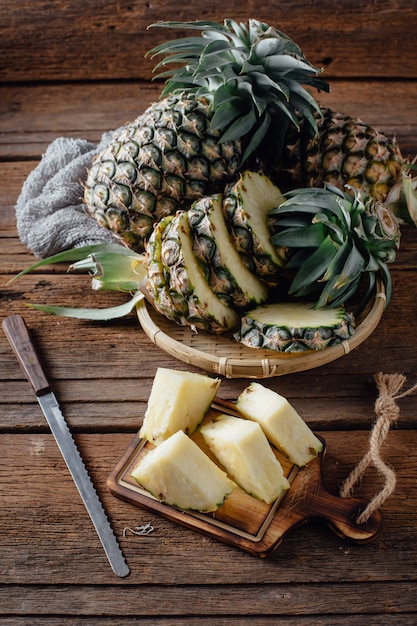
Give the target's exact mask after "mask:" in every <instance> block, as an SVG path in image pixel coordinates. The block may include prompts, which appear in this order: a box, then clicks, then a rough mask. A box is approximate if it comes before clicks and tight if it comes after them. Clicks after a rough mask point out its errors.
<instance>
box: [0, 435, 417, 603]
mask: <svg viewBox="0 0 417 626" xmlns="http://www.w3.org/2000/svg"><path fill="white" fill-rule="evenodd" d="M323 435H324V437H325V439H326V441H327V455H326V458H325V463H324V467H323V478H324V482H325V484H326V488H327V489H328V490H329V491H330V492H331V493H336V492H337V489H338V486H339V484H340V481H341V480H343V479H344V478H346V476H347V475H348V472H349V471H350V470H351V469H352V467H353V466H354V464H355V463H357V462H358V461H359V459H360V458H361V457H362V455H363V454H364V453H365V451H366V449H367V433H365V432H350V433H346V432H339V433H335V432H329V431H326V432H325V433H323ZM346 439H348V441H349V444H350V445H349V447H347V446H346ZM76 440H77V443H78V445H79V448H80V451H81V454H82V455H83V458H84V460H85V463H86V465H87V467H88V469H89V471H90V473H91V476H92V478H93V481H94V483H95V485H96V487H97V489H98V491H99V493H100V496H101V498H102V500H103V503H104V505H105V507H106V509H107V511H108V514H109V516H110V519H111V522H112V525H113V528H114V530H115V532H116V534H117V536H118V537H119V539H120V541H121V544H122V546H123V549H124V551H125V554H126V557H127V560H128V562H129V565H130V566H131V569H132V575H131V576H130V577H129V578H128V579H126V581H123V583H124V584H125V585H126V586H132V589H134V590H135V593H137V591H138V589H137V585H138V584H140V585H142V586H143V590H144V591H145V590H146V585H167V590H168V588H169V587H171V589H172V593H174V594H175V593H181V588H182V589H183V591H184V599H185V597H186V596H187V594H188V593H192V591H191V590H192V589H193V588H195V586H198V585H204V586H205V587H206V588H207V586H209V587H210V586H211V587H213V591H212V593H214V594H215V593H216V592H217V590H218V589H219V588H220V586H221V588H224V586H225V585H233V586H235V587H236V588H237V587H238V586H241V587H242V586H247V587H248V589H250V588H252V589H254V590H255V589H257V590H258V591H257V592H258V593H259V588H258V587H257V585H261V584H262V589H264V585H265V589H266V590H267V587H268V585H275V584H280V585H289V584H290V583H291V584H294V585H295V586H297V585H303V586H306V588H307V589H308V585H312V584H313V583H314V584H317V583H326V585H327V589H330V588H331V584H330V585H329V581H331V582H332V583H333V584H336V583H343V585H341V587H340V589H342V588H343V587H344V586H345V585H346V584H348V583H349V584H352V587H356V586H357V587H358V588H362V587H363V588H364V589H365V590H366V589H369V587H368V586H367V585H366V584H365V582H366V581H367V582H368V583H371V582H372V583H373V584H372V585H371V587H373V586H377V584H379V585H381V584H383V583H384V584H386V586H392V585H393V582H394V581H396V582H397V584H396V586H397V587H398V589H399V588H400V587H401V584H400V583H401V582H403V583H404V584H405V583H407V581H408V582H409V583H410V586H411V583H412V581H414V580H415V564H416V557H417V547H416V543H415V541H413V540H412V538H413V537H415V535H416V532H417V527H416V519H415V515H414V511H415V507H416V504H417V503H416V492H415V488H414V478H413V473H412V472H410V468H413V467H415V466H416V463H417V458H416V449H417V446H416V444H417V435H416V433H415V432H399V431H395V430H393V431H392V432H390V433H389V435H388V437H387V440H386V442H385V444H384V451H383V458H384V460H385V461H386V462H388V463H390V465H391V466H392V467H393V468H394V470H395V472H396V475H397V488H396V491H395V493H394V494H393V495H392V496H391V498H389V499H388V500H387V501H386V502H385V503H384V505H383V507H382V510H383V513H384V522H383V528H382V532H381V535H380V536H379V537H378V538H377V539H376V540H375V541H374V542H373V543H370V544H367V545H362V546H357V545H351V544H349V543H346V542H344V541H342V540H340V539H339V538H338V537H336V536H335V535H334V534H333V533H332V532H331V531H330V530H329V529H327V528H326V527H324V526H322V525H321V524H319V523H311V524H309V525H308V526H303V527H301V528H299V529H298V530H296V531H294V533H293V534H291V535H289V536H288V538H287V539H286V540H285V541H284V542H283V544H282V545H281V546H280V547H279V549H278V550H277V551H276V553H275V554H274V555H273V556H272V557H271V558H267V559H257V558H254V557H251V556H249V555H247V554H245V553H244V552H241V551H240V550H237V549H234V548H229V547H227V546H225V545H223V544H220V543H218V542H216V541H214V540H210V539H208V538H206V537H204V536H203V535H200V534H199V533H196V532H192V531H189V530H187V529H185V528H182V527H180V526H177V525H175V524H173V523H171V522H168V521H166V520H164V519H163V518H160V517H159V516H157V515H153V514H151V513H148V512H146V511H144V510H142V509H140V508H137V507H134V506H131V505H129V504H126V503H124V502H122V501H120V500H118V499H117V498H114V497H113V496H111V495H110V494H109V493H108V492H107V490H106V480H107V476H108V475H109V473H110V471H111V470H112V468H113V467H114V465H115V464H116V462H117V461H118V460H119V458H120V457H121V455H122V453H123V452H124V450H125V449H126V447H127V445H128V443H129V442H130V440H131V435H129V434H125V435H123V434H115V433H113V434H112V433H108V434H96V435H77V436H76ZM0 476H1V480H0V497H1V501H2V507H1V509H0V522H1V526H2V529H3V531H2V534H1V536H0V547H1V553H2V570H1V572H0V580H1V582H2V583H7V584H8V585H11V593H12V595H13V591H12V590H13V585H30V584H31V583H34V582H36V580H38V581H39V580H41V581H42V583H43V585H45V586H46V589H45V593H46V592H47V586H48V585H58V584H59V585H68V584H70V583H71V584H74V585H75V584H76V585H90V584H91V581H94V583H95V585H97V586H98V588H97V592H95V593H94V594H93V595H94V596H95V598H96V600H95V601H96V604H100V599H99V595H97V594H100V591H99V587H100V585H103V584H105V585H108V584H109V583H110V584H111V583H115V582H116V581H115V579H114V576H113V574H112V573H111V570H110V569H109V567H108V564H107V562H106V559H105V556H104V554H103V551H102V549H101V545H100V543H99V541H98V539H97V537H96V535H95V532H94V529H93V528H92V525H91V522H90V520H89V518H88V515H87V514H86V512H85V509H84V507H83V505H82V503H81V501H80V499H79V496H78V494H77V492H76V490H75V486H74V485H73V483H72V481H71V479H70V477H69V474H68V471H67V469H66V467H65V465H64V462H63V460H62V458H61V456H60V453H59V451H58V449H57V446H56V444H55V442H54V441H53V438H52V436H51V435H46V434H38V435H36V434H32V435H25V434H21V435H19V434H10V435H2V464H1V466H0ZM380 486H381V481H380V480H379V479H378V477H377V476H376V475H375V472H373V471H369V473H368V474H367V476H366V478H365V480H364V481H363V483H362V485H361V487H360V488H358V490H357V493H356V494H355V495H358V496H361V497H364V498H366V499H370V498H371V497H373V495H375V493H376V492H377V490H378V489H379V488H380ZM147 523H151V525H152V526H153V527H154V531H153V532H152V533H150V534H149V535H146V536H143V537H137V536H134V535H132V534H130V533H129V532H127V533H126V537H123V529H125V528H127V527H130V528H134V527H135V526H140V525H144V524H147ZM17 538H18V541H16V539H17ZM86 551H88V554H86ZM208 554H209V556H208ZM330 554H331V558H329V555H330ZM86 561H87V562H88V567H86V565H85V564H86ZM202 562H203V563H204V567H201V563H202ZM35 571H36V580H35V579H34V572H35ZM178 580H181V583H182V584H181V585H180V587H179V590H177V592H175V591H174V589H173V588H174V587H175V586H176V585H177V583H178ZM355 581H356V582H358V585H355V584H354V583H355ZM361 581H362V582H361ZM118 582H119V581H118ZM413 584H414V583H413ZM187 585H188V586H189V587H188V589H189V591H187ZM118 588H119V589H120V586H118ZM214 589H216V591H214ZM414 589H416V587H415V585H414ZM407 590H408V587H407ZM29 591H30V589H28V592H29ZM2 593H3V591H2ZM20 593H23V592H22V590H21V591H20ZM39 593H40V591H39V589H38V594H39ZM326 593H327V592H326ZM364 593H367V592H366V591H364ZM414 593H415V592H414ZM139 595H140V594H139ZM242 595H243V594H242ZM396 595H398V596H402V594H401V593H399V592H397V593H396ZM207 597H208V595H207V592H205V593H204V594H202V602H201V604H203V603H204V602H207ZM381 598H382V596H381ZM406 598H407V593H405V594H404V598H403V600H401V601H399V602H400V603H401V604H400V605H397V610H400V609H401V610H403V611H407V610H411V606H410V605H409V602H412V600H415V596H414V595H413V593H412V594H411V595H408V600H407V599H406ZM6 599H7V598H6V596H5V595H3V599H2V602H1V603H0V604H1V606H2V608H3V611H4V612H5V613H6V614H7V613H10V612H12V611H13V608H12V604H13V603H10V604H9V603H8V604H7V609H6V610H5V605H4V602H5V601H6ZM149 600H150V598H149ZM348 600H349V601H350V600H351V598H346V599H345V600H342V598H341V597H340V594H339V597H338V598H337V601H336V599H335V600H334V601H331V600H330V594H329V598H328V600H327V601H326V602H329V603H330V604H328V605H327V606H323V607H322V608H321V609H319V605H316V608H315V611H317V612H320V611H322V612H323V613H326V612H327V611H329V612H330V611H333V612H337V611H338V609H337V608H336V607H337V603H338V602H341V603H342V604H341V606H340V612H341V613H346V612H349V610H352V609H348V606H349V602H348ZM113 601H115V597H113V598H112V602H113ZM296 601H297V603H298V605H299V606H303V607H304V608H306V607H307V604H303V601H302V600H301V598H297V600H296ZM34 602H35V600H34V598H33V599H32V600H31V602H30V603H29V605H32V606H31V612H35V613H36V610H38V611H39V610H40V605H39V606H38V608H37V609H36V608H35V604H33V603H34ZM52 602H53V601H52ZM242 602H243V605H242V607H241V608H239V609H236V610H239V611H241V613H242V614H244V613H245V612H246V611H247V610H248V604H247V603H246V604H245V601H244V599H243V597H242ZM358 602H359V604H356V603H355V604H354V606H355V612H360V611H361V610H363V607H362V608H361V603H360V601H359V600H358ZM51 606H52V607H53V608H52V609H51V612H52V613H54V612H56V607H55V606H53V605H51ZM66 606H68V607H69V606H70V602H68V605H66ZM372 607H373V610H374V611H379V610H380V606H379V600H378V595H377V597H376V600H375V602H373V603H372ZM171 608H172V607H171ZM289 609H290V610H291V611H293V610H296V607H295V605H294V606H292V607H289ZM111 610H117V607H113V609H111ZM125 610H126V611H129V610H130V609H129V607H127V608H126V609H125ZM158 610H160V611H162V612H163V611H165V610H167V609H166V608H164V607H160V608H159V609H158ZM206 610H209V611H210V610H212V609H210V608H208V607H207V608H206V609H203V607H202V606H201V605H200V604H199V605H198V610H196V611H195V613H199V612H200V611H201V612H203V613H204V611H206ZM216 610H217V609H216ZM109 611H110V607H109ZM256 611H259V612H260V613H266V614H268V613H269V612H270V611H269V609H268V607H267V606H266V605H265V604H263V603H262V598H258V601H257V604H256V607H255V614H256ZM313 612H314V611H313ZM62 613H68V611H67V610H65V607H63V610H62ZM169 613H170V612H169V611H168V610H167V614H168V615H169ZM175 613H176V611H173V614H175Z"/></svg>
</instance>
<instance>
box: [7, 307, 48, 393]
mask: <svg viewBox="0 0 417 626" xmlns="http://www.w3.org/2000/svg"><path fill="white" fill-rule="evenodd" d="M2 326H3V330H4V332H5V334H6V337H7V339H8V341H9V343H10V345H11V346H12V348H13V351H14V353H15V355H16V357H17V359H18V361H19V363H20V366H21V368H22V370H23V371H24V372H25V374H26V377H27V379H28V381H29V382H30V384H31V385H32V387H33V390H34V391H35V393H36V395H37V396H40V395H42V394H43V393H45V392H46V391H49V389H50V385H49V382H48V379H47V378H46V376H45V373H44V371H43V368H42V365H41V362H40V360H39V357H38V355H37V352H36V349H35V346H34V345H33V342H32V340H31V338H30V335H29V332H28V329H27V327H26V324H25V321H24V319H23V317H22V316H21V315H9V316H8V317H6V318H5V319H4V320H3V323H2Z"/></svg>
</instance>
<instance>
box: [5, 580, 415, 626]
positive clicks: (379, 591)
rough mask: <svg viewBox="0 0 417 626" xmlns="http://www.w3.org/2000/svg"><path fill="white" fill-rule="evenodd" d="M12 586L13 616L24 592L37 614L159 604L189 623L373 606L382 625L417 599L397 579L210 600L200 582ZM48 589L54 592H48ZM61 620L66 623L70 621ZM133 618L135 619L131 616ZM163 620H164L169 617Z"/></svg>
mask: <svg viewBox="0 0 417 626" xmlns="http://www.w3.org/2000/svg"><path fill="white" fill-rule="evenodd" d="M7 591H8V593H7V596H5V597H4V599H3V598H1V595H0V601H1V600H3V603H4V602H6V603H7V607H8V608H9V607H10V608H9V614H12V615H13V614H17V615H18V614H19V613H21V608H20V605H21V604H22V596H24V610H25V612H31V613H32V614H34V615H45V616H48V615H51V614H54V613H59V614H60V615H63V616H69V615H77V616H79V617H81V616H82V617H84V618H87V619H88V618H90V619H92V618H93V617H94V616H95V615H96V614H97V612H98V607H101V609H100V614H101V615H102V616H103V617H104V616H106V617H107V616H114V615H118V616H119V619H126V618H127V617H129V618H130V617H133V618H134V617H137V616H141V617H142V616H143V617H148V618H149V617H151V616H152V615H155V605H156V606H157V607H158V609H157V610H158V615H160V616H161V617H160V619H161V620H162V619H163V617H165V616H167V617H170V618H171V619H172V616H177V617H181V618H182V619H183V620H187V624H188V618H189V617H191V618H192V616H195V615H196V614H199V615H201V616H204V617H205V618H206V620H207V618H211V619H212V620H215V621H216V623H221V624H225V623H229V618H232V617H235V618H236V617H237V616H239V617H240V616H242V617H244V618H245V617H246V618H247V616H248V615H250V616H251V617H252V620H256V621H252V622H246V623H256V624H258V623H259V622H258V620H257V619H256V616H257V615H259V614H260V612H261V611H262V615H264V616H275V618H276V619H277V618H281V619H285V624H287V621H286V620H287V615H288V614H289V613H296V614H298V615H303V616H309V621H304V620H303V622H301V621H300V622H298V623H300V624H301V623H304V624H306V623H309V624H315V623H317V624H323V623H326V622H322V617H323V616H325V617H326V616H327V618H328V619H329V616H330V615H331V616H332V617H331V619H332V620H333V621H332V622H330V623H331V624H335V623H337V624H339V623H342V624H343V623H349V624H351V623H352V622H339V616H342V615H344V616H345V618H346V616H347V615H351V614H352V612H353V611H355V613H356V615H362V620H366V622H367V623H368V615H369V613H370V610H372V613H373V614H374V615H375V613H376V614H377V615H379V616H380V617H381V618H382V619H383V621H382V622H379V623H380V624H381V623H384V620H389V623H390V624H391V615H392V614H394V616H395V615H396V614H397V613H401V612H410V613H411V612H412V611H413V609H414V607H415V602H416V599H417V595H416V587H415V585H414V584H413V583H412V582H408V583H407V582H403V583H397V584H396V585H395V586H394V585H390V584H381V585H370V584H356V585H355V584H352V585H337V584H330V585H327V586H326V587H323V586H322V585H317V586H316V585H279V587H278V586H277V585H274V584H264V585H262V588H261V590H260V589H259V587H257V586H254V585H253V586H249V585H247V586H237V585H216V586H215V587H214V589H211V590H210V591H211V593H212V594H213V596H212V598H211V600H209V599H208V598H207V587H205V586H198V585H196V586H194V587H193V588H188V589H186V588H183V587H165V586H159V585H155V586H154V585H152V586H149V587H146V586H144V587H141V588H140V590H139V591H138V589H137V588H130V587H128V586H127V585H126V586H118V587H116V586H111V587H109V586H106V587H104V588H102V589H100V588H92V587H91V586H89V585H84V586H77V587H75V586H74V585H71V586H70V585H67V586H62V587H59V588H58V589H57V588H56V587H54V586H51V587H46V588H45V589H44V590H43V593H39V591H38V589H36V588H34V587H15V586H12V585H10V586H8V589H7V590H4V591H3V594H4V595H5V594H6V592H7ZM48 592H49V595H47V594H48ZM81 598H82V601H81V600H80V599H81ZM370 607H372V609H370ZM387 607H388V608H387ZM388 615H389V617H388ZM318 616H320V621H319V622H314V621H310V620H314V619H317V618H318ZM154 619H155V618H154ZM157 619H158V618H157ZM217 620H221V621H220V622H218V621H217ZM335 620H337V622H335ZM60 623H62V624H66V622H65V621H63V622H60ZM94 623H96V622H94ZM98 623H100V622H98ZM105 623H107V622H105ZM119 623H120V622H119ZM129 623H131V622H130V620H129ZM154 623H158V621H156V622H154ZM160 623H162V621H161V622H160ZM163 623H164V624H165V619H164V621H163ZM190 623H192V622H190ZM197 623H198V622H197ZM232 623H233V622H232ZM243 623H245V622H243ZM260 623H263V622H262V621H261V622H260ZM274 623H275V624H277V623H279V622H274ZM289 623H290V624H291V623H297V622H289ZM362 623H363V622H362ZM394 623H395V622H394ZM400 623H401V622H400ZM404 623H406V622H404ZM409 624H412V622H409Z"/></svg>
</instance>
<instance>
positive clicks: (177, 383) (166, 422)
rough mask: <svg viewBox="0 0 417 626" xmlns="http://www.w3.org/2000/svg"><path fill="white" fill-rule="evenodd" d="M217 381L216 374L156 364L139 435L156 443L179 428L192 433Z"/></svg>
mask: <svg viewBox="0 0 417 626" xmlns="http://www.w3.org/2000/svg"><path fill="white" fill-rule="evenodd" d="M219 385H220V379H219V378H210V377H209V376H205V375H203V374H194V373H190V372H181V371H176V370H170V369H167V368H163V367H159V368H158V369H157V372H156V374H155V378H154V381H153V385H152V390H151V394H150V396H149V400H148V406H147V409H146V412H145V416H144V420H143V424H142V427H141V429H140V431H139V436H140V437H142V438H143V439H147V440H148V441H150V442H151V443H153V444H154V445H159V444H160V443H161V442H162V441H164V440H165V439H168V437H170V436H171V435H173V434H174V433H176V432H177V431H178V430H183V431H184V432H185V433H186V434H188V435H192V433H193V432H194V431H195V430H196V428H197V426H198V425H199V424H200V422H201V421H202V419H203V417H204V415H205V413H206V411H207V410H208V409H209V407H210V405H211V403H212V401H213V399H214V397H215V395H216V393H217V389H218V388H219Z"/></svg>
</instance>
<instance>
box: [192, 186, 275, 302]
mask: <svg viewBox="0 0 417 626" xmlns="http://www.w3.org/2000/svg"><path fill="white" fill-rule="evenodd" d="M223 203H224V197H223V196H222V195H221V194H217V195H216V196H210V197H208V198H203V199H202V200H199V201H197V202H195V203H194V204H193V206H192V207H191V209H190V210H189V211H188V221H189V223H190V226H191V231H192V234H193V252H194V254H195V256H196V258H197V260H198V261H199V263H200V265H201V266H202V267H206V268H207V278H208V282H209V284H210V287H211V288H212V289H213V291H214V292H215V293H216V294H217V295H218V296H219V297H220V298H222V299H223V300H225V301H226V302H227V303H228V304H229V303H230V306H232V307H233V308H235V309H241V308H247V307H248V306H250V305H252V304H254V303H259V302H264V301H265V300H266V299H267V297H268V289H267V287H266V285H265V284H264V283H262V282H261V281H260V280H258V278H256V276H255V275H254V274H253V273H252V272H251V271H250V270H249V269H248V268H247V267H246V265H245V264H244V262H243V260H242V258H241V256H240V254H239V252H238V251H237V250H236V247H235V245H234V242H233V240H232V238H231V236H230V231H229V227H228V224H227V222H226V220H225V217H224V215H223ZM265 223H266V220H265Z"/></svg>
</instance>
